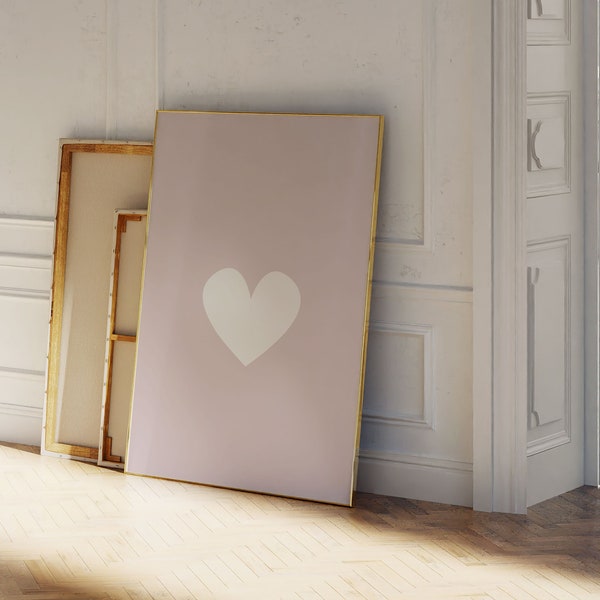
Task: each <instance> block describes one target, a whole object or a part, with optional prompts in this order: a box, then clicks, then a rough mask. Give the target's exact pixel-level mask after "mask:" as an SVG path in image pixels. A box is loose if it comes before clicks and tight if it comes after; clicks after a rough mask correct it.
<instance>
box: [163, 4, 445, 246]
mask: <svg viewBox="0 0 600 600" xmlns="http://www.w3.org/2000/svg"><path fill="white" fill-rule="evenodd" d="M156 1H157V2H158V0H156ZM422 4H423V26H422V29H423V41H422V65H423V69H422V71H423V81H422V97H423V113H422V120H423V125H422V131H423V138H422V143H423V172H422V178H423V196H422V198H421V202H422V207H423V229H422V237H421V238H402V237H396V236H393V235H380V234H377V235H376V238H375V244H376V246H384V247H386V246H387V247H391V248H398V249H401V250H402V251H403V252H406V251H411V252H427V253H432V252H433V250H434V242H433V237H434V236H433V200H432V193H433V185H432V183H431V177H432V172H433V166H432V165H433V149H434V147H435V140H434V133H435V125H434V124H432V123H431V120H432V115H435V108H434V98H435V83H436V76H437V74H436V70H437V69H436V67H437V57H436V36H435V27H436V22H437V18H436V7H435V3H434V1H433V0H424V1H422Z"/></svg>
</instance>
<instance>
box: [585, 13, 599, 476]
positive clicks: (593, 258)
mask: <svg viewBox="0 0 600 600" xmlns="http://www.w3.org/2000/svg"><path fill="white" fill-rule="evenodd" d="M599 31H600V10H599V7H598V3H597V2H584V3H583V42H584V48H585V52H584V53H583V72H584V75H583V85H584V89H583V92H584V93H583V119H584V128H583V136H584V161H585V162H584V179H585V185H584V189H585V192H584V194H585V196H584V206H585V208H584V211H585V219H584V221H585V224H584V227H585V276H584V282H585V292H584V293H585V302H584V306H585V309H584V310H585V327H584V337H585V353H584V355H585V376H584V378H585V386H584V387H585V392H584V395H585V461H584V462H585V471H584V474H585V480H584V481H585V484H586V485H593V486H599V485H600V355H599V351H598V349H599V348H600V293H599V290H600V277H599V267H600V264H599V260H598V257H599V256H600V180H599V168H598V165H599V164H600V150H599V145H598V141H599V138H600V130H599V127H598V123H599V115H600V106H599V102H598V98H600V89H599V87H598V68H599V62H600V60H599V51H600V48H599V47H598V33H599Z"/></svg>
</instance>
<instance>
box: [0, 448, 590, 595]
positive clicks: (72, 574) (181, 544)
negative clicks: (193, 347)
mask: <svg viewBox="0 0 600 600" xmlns="http://www.w3.org/2000/svg"><path fill="white" fill-rule="evenodd" d="M599 540H600V492H599V491H598V490H595V489H592V488H580V489H578V490H575V491H572V492H569V493H568V494H564V495H563V496H561V497H559V498H556V499H552V500H550V501H548V502H544V503H542V504H539V505H537V506H535V507H532V508H531V509H530V511H529V513H528V515H527V516H520V515H489V514H483V513H474V512H473V511H471V510H469V509H465V508H460V507H454V506H445V505H441V504H434V503H427V502H417V501H412V500H403V499H399V498H387V497H383V496H373V495H368V494H358V495H357V498H356V506H355V508H353V509H348V508H344V507H335V506H328V505H323V504H317V503H310V502H302V501H299V500H292V499H285V498H275V497H269V496H261V495H258V494H252V493H247V492H236V491H230V490H223V489H218V488H211V487H206V486H195V485H188V484H182V483H179V482H172V481H164V480H158V479H151V478H143V477H136V476H131V475H123V474H122V473H118V472H115V471H110V470H107V469H101V468H98V467H96V466H95V465H91V464H86V463H81V462H76V461H70V460H62V459H58V458H54V457H45V456H44V457H42V456H39V455H36V454H35V453H34V449H31V448H27V449H24V448H14V447H9V446H5V445H0V599H1V600H19V599H21V600H22V599H24V598H29V599H30V600H31V599H39V600H52V599H54V598H57V599H58V598H60V599H62V600H65V599H66V600H72V599H75V598H85V599H86V600H110V599H112V600H208V599H218V600H235V599H243V600H246V599H252V598H257V599H260V600H271V599H272V600H286V599H293V600H340V599H343V600H353V599H355V600H385V599H388V598H389V599H391V600H396V599H400V600H411V599H412V600H438V599H458V598H460V599H461V600H466V599H468V598H477V599H478V600H557V599H558V600H574V599H576V600H588V599H589V600H591V599H594V598H595V599H600V541H599Z"/></svg>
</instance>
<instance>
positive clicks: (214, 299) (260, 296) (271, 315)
mask: <svg viewBox="0 0 600 600" xmlns="http://www.w3.org/2000/svg"><path fill="white" fill-rule="evenodd" d="M202 301H203V302H204V310H205V311H206V316H207V317H208V320H209V321H210V324H211V325H212V326H213V328H214V330H215V331H216V332H217V335H218V336H219V337H220V338H221V339H222V340H223V342H224V344H225V345H226V346H227V347H228V348H229V349H230V350H231V352H233V354H235V356H236V357H237V358H238V359H239V360H240V362H241V363H242V364H243V365H244V366H245V367H247V366H248V365H249V364H250V363H251V362H252V361H254V360H256V359H257V358H258V357H259V356H261V355H262V354H264V353H265V352H266V351H267V350H268V349H269V348H270V347H271V346H272V345H273V344H275V342H277V341H278V340H279V339H280V338H281V337H282V336H283V334H284V333H285V332H286V331H287V330H288V329H289V328H290V326H291V325H292V323H293V322H294V321H295V319H296V316H297V315H298V311H299V310H300V290H299V289H298V286H297V285H296V284H295V283H294V280H293V279H292V278H291V277H288V276H287V275H286V274H285V273H281V272H280V271H271V272H270V273H267V274H266V275H265V276H264V277H263V278H262V279H261V280H260V281H259V282H258V285H257V286H256V289H255V290H254V293H253V294H252V295H250V290H249V289H248V284H247V283H246V280H245V279H244V277H243V275H242V274H241V273H240V272H239V271H237V270H236V269H231V268H227V269H221V270H220V271H217V272H216V273H214V274H213V275H211V276H210V277H209V279H208V281H207V282H206V283H205V284H204V290H203V293H202Z"/></svg>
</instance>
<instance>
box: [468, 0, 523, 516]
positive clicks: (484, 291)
mask: <svg viewBox="0 0 600 600" xmlns="http://www.w3.org/2000/svg"><path fill="white" fill-rule="evenodd" d="M526 5H527V3H526V2H523V1H522V0H493V2H492V4H491V29H492V32H491V33H492V36H491V44H488V46H490V48H489V49H490V53H491V64H492V79H491V115H490V119H491V131H490V136H491V140H490V148H491V157H490V158H491V162H490V165H489V168H490V172H491V178H490V180H489V193H488V194H487V195H486V194H484V193H482V189H481V188H482V187H483V183H482V182H481V181H479V180H478V177H477V176H476V177H475V180H474V192H475V195H474V215H473V218H474V238H473V255H474V261H473V263H474V264H473V269H474V272H473V285H474V304H473V310H474V317H473V318H474V336H473V351H474V352H473V355H474V359H473V458H474V461H473V508H474V509H475V510H484V511H497V512H510V513H524V512H525V511H526V492H527V453H526V442H527V429H526V427H527V422H526V421H527V419H526V417H527V336H526V332H527V294H526V283H527V282H526V236H525V232H526V229H525V226H526V224H525V200H526V194H525V149H526V137H525V132H526V127H525V124H526V50H527V43H526V42H527V40H526V23H527V15H526ZM488 22H489V21H488ZM488 57H489V55H488ZM488 60H489V58H488ZM488 64H489V63H488ZM476 85H477V84H476ZM488 98H489V96H488ZM479 146H483V144H481V142H479V144H478V146H477V147H479ZM481 160H482V159H481V158H480V157H476V158H475V161H476V163H478V162H480V161H481ZM478 166H480V165H478V164H476V165H475V169H474V171H475V173H477V168H478Z"/></svg>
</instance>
